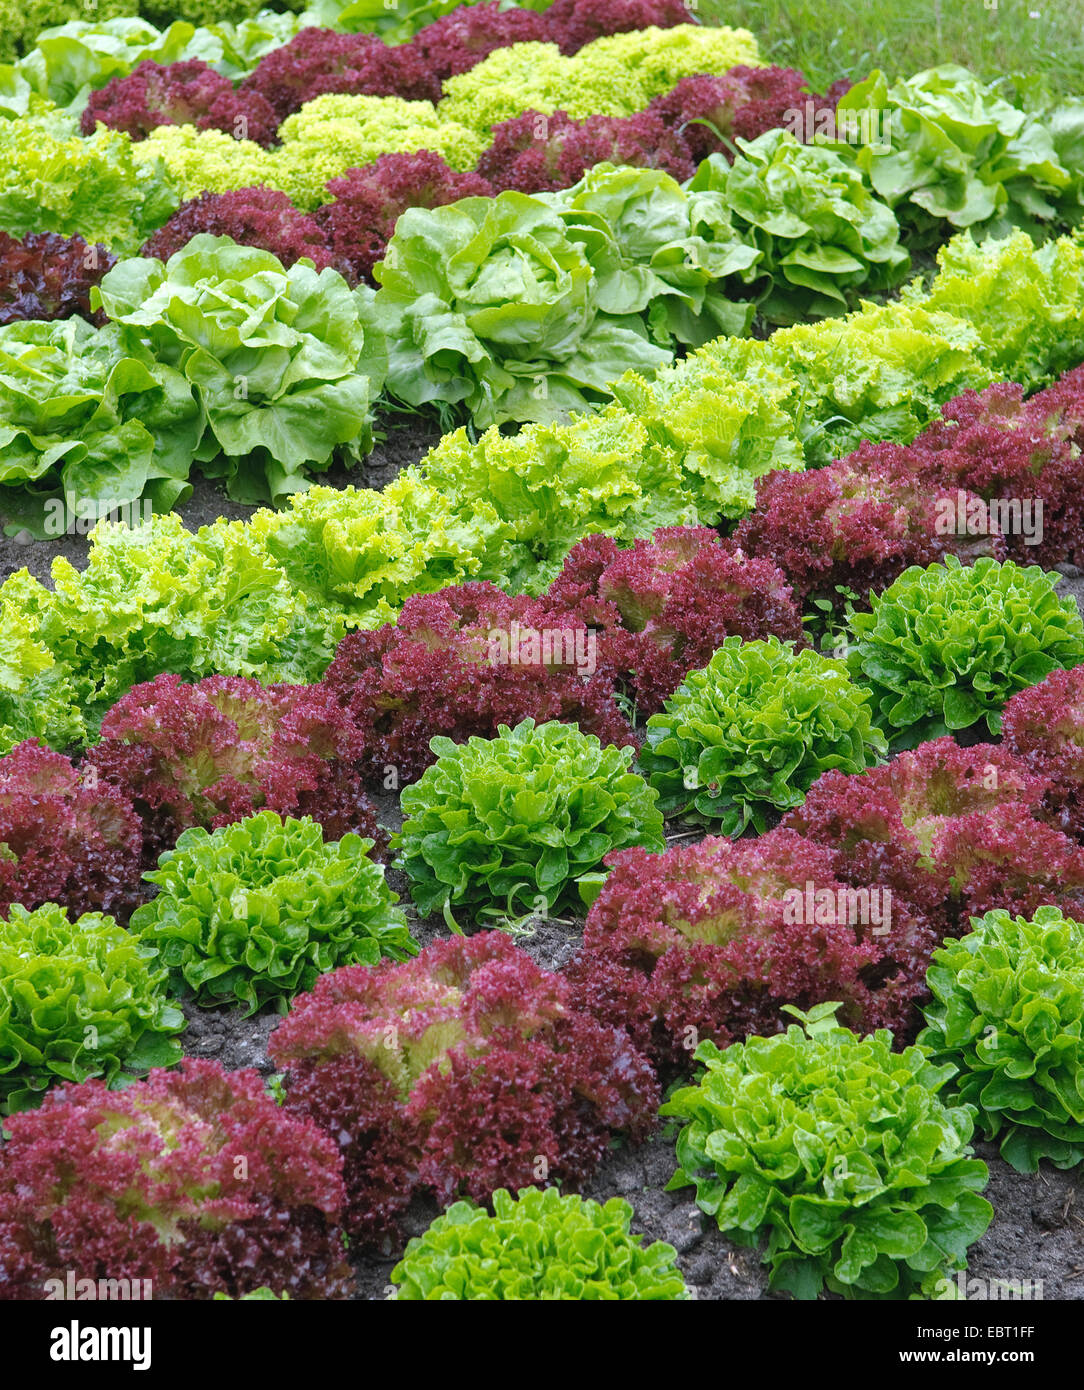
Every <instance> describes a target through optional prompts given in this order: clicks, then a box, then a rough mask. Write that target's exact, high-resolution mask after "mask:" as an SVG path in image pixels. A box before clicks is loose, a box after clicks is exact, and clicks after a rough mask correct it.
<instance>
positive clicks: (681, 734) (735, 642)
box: [640, 637, 885, 835]
mask: <svg viewBox="0 0 1084 1390" xmlns="http://www.w3.org/2000/svg"><path fill="white" fill-rule="evenodd" d="M884 751H885V741H884V736H883V735H882V734H881V731H880V730H879V729H878V728H877V727H876V726H875V725H874V724H873V722H872V717H871V710H870V696H869V694H868V692H867V691H865V690H863V689H862V687H861V686H859V685H857V684H854V683H852V681H851V680H850V679H849V678H848V676H847V668H846V665H845V663H844V662H842V661H836V660H834V659H832V658H831V657H825V656H821V655H820V654H819V653H818V652H814V651H811V650H809V649H806V650H804V651H799V650H796V649H795V645H794V643H793V642H780V641H779V639H778V638H777V637H768V638H766V639H765V640H763V641H755V642H743V641H742V639H741V638H740V637H728V638H726V639H725V640H724V642H723V644H722V646H721V647H720V648H719V649H718V651H717V652H716V653H715V655H714V656H713V657H712V658H711V660H710V661H709V662H708V664H707V665H706V666H705V667H702V668H701V669H700V670H697V671H690V672H689V674H688V675H687V676H686V677H685V681H684V683H683V684H682V685H681V686H679V688H678V689H677V690H676V691H675V693H674V694H673V695H672V696H671V697H670V699H668V700H667V701H666V703H665V705H664V706H663V710H662V712H661V713H660V714H653V715H652V716H651V718H650V719H649V720H648V721H647V741H646V743H645V746H644V748H643V750H642V752H641V754H640V767H641V768H642V769H643V772H644V774H645V775H646V776H647V778H648V780H649V781H650V783H651V785H652V787H654V788H655V789H656V790H657V791H658V793H659V806H660V809H661V810H662V812H663V814H664V815H678V814H683V815H691V816H693V817H694V818H696V819H699V820H702V821H706V822H708V823H710V824H718V825H719V826H720V828H721V830H722V832H723V834H725V835H738V834H740V833H741V832H742V831H744V830H745V828H746V827H747V826H749V825H752V826H755V828H756V829H757V830H763V829H764V828H765V825H766V824H767V819H768V817H769V816H770V815H771V813H772V812H773V811H785V810H788V809H789V808H790V807H791V806H796V805H798V804H799V803H800V801H801V800H802V797H803V796H804V795H805V793H806V792H807V791H808V790H809V788H810V786H812V784H813V783H814V782H815V781H816V779H817V777H818V776H819V775H820V774H821V773H822V772H825V771H827V770H828V769H830V768H837V769H840V770H841V771H844V772H858V771H860V770H861V769H862V768H864V767H868V766H869V765H870V764H871V763H873V762H876V761H877V760H878V758H879V757H880V756H881V755H882V754H883V753H884Z"/></svg>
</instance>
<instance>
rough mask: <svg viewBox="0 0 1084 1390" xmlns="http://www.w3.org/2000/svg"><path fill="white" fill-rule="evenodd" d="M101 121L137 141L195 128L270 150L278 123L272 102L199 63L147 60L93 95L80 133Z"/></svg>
mask: <svg viewBox="0 0 1084 1390" xmlns="http://www.w3.org/2000/svg"><path fill="white" fill-rule="evenodd" d="M99 122H100V123H101V124H102V125H105V126H108V127H109V129H111V130H123V131H124V132H125V133H126V134H128V135H130V136H131V137H132V139H133V140H140V139H143V138H144V137H146V136H147V135H149V134H150V132H151V131H152V130H155V129H157V127H158V126H162V125H190V126H195V127H196V129H197V130H224V131H226V132H227V133H228V134H230V135H237V136H240V137H242V138H244V139H246V140H254V141H255V142H256V143H257V144H258V145H269V144H271V143H272V141H273V140H274V138H275V131H276V129H277V128H278V124H279V118H277V117H276V113H275V111H274V110H273V108H272V106H271V104H270V103H269V102H267V101H265V100H264V99H263V98H262V97H261V96H259V95H258V94H256V93H254V92H253V93H249V92H245V91H244V90H242V91H241V92H235V91H234V87H233V83H232V82H231V81H230V80H229V78H227V77H223V76H221V74H220V73H217V72H215V70H214V69H213V68H212V67H210V66H209V65H208V64H207V63H205V62H203V61H202V60H201V59H199V58H191V59H188V60H186V61H184V62H179V63H167V64H161V63H156V62H154V61H152V60H151V59H144V61H143V62H141V63H138V64H137V65H136V66H135V67H134V68H133V69H132V71H131V72H130V73H129V74H128V75H127V76H125V77H114V78H112V79H111V80H110V81H109V82H107V83H106V85H105V86H104V87H102V88H101V89H100V90H98V91H96V92H91V94H90V99H89V101H88V102H87V105H86V107H85V108H84V110H83V116H82V120H81V122H80V129H81V130H82V132H83V134H84V135H93V133H94V130H95V128H96V126H97V125H98V123H99Z"/></svg>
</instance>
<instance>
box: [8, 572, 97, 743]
mask: <svg viewBox="0 0 1084 1390" xmlns="http://www.w3.org/2000/svg"><path fill="white" fill-rule="evenodd" d="M26 628H27V624H26V615H25V612H24V611H23V609H22V606H21V605H20V604H19V603H18V602H16V601H15V599H14V590H9V589H6V588H5V587H4V586H0V756H3V754H5V753H9V752H10V751H11V749H12V748H14V747H15V746H16V745H17V744H19V743H22V742H24V741H25V740H26V739H37V740H40V741H41V742H42V743H48V744H49V745H50V746H52V747H55V748H67V747H69V746H70V745H71V744H73V743H80V742H82V741H83V739H84V738H85V737H86V726H85V724H84V722H83V713H82V710H81V709H80V708H79V702H78V699H77V697H76V692H75V688H74V686H73V685H72V682H71V678H70V676H69V674H68V673H67V672H66V671H65V670H64V669H63V668H62V667H60V666H58V664H57V662H56V661H55V660H54V658H53V655H52V653H51V652H50V651H49V650H48V649H47V648H46V647H45V645H44V644H43V643H42V642H40V641H35V640H34V638H33V637H31V636H30V634H29V633H28V632H27V630H26Z"/></svg>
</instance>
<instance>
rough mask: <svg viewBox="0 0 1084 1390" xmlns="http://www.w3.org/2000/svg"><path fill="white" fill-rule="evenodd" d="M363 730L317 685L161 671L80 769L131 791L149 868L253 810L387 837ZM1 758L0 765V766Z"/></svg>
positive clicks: (125, 702) (134, 694) (113, 717)
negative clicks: (182, 843) (366, 774)
mask: <svg viewBox="0 0 1084 1390" xmlns="http://www.w3.org/2000/svg"><path fill="white" fill-rule="evenodd" d="M363 748H364V739H363V736H362V733H361V730H360V729H358V728H356V727H355V726H354V725H353V723H352V721H351V719H350V716H349V715H348V714H347V713H346V712H345V711H344V710H342V709H341V708H340V707H339V705H338V703H337V702H336V701H335V700H334V699H333V698H332V697H331V696H330V694H329V692H328V691H327V690H326V689H325V688H324V687H323V686H321V685H273V686H266V685H262V684H261V683H260V682H259V681H257V680H242V679H240V678H238V677H236V676H208V677H207V678H206V679H205V680H202V681H199V682H197V683H196V684H195V685H186V684H185V683H184V682H183V681H181V680H180V679H179V678H178V677H177V676H174V675H161V676H157V677H156V678H155V679H154V680H153V681H149V682H147V683H146V684H142V685H137V686H135V687H133V689H131V690H130V691H129V692H128V693H127V695H125V696H123V697H122V698H121V699H120V700H118V702H117V703H116V704H115V705H114V706H113V708H112V709H111V710H110V711H109V713H108V714H107V715H106V717H105V718H104V719H103V720H102V738H101V741H100V742H99V743H96V744H95V745H94V747H93V748H91V749H89V750H88V752H87V766H88V770H89V768H90V767H93V768H96V769H97V772H98V776H99V777H100V779H101V781H102V782H104V783H107V784H109V785H110V786H111V787H116V788H117V789H118V790H119V791H120V792H121V793H123V795H124V796H125V797H126V798H128V799H129V800H130V801H131V803H132V805H133V806H134V807H135V809H136V811H137V812H138V813H139V815H140V817H141V818H142V822H143V849H144V857H145V860H150V862H151V864H152V866H153V863H154V861H155V860H156V859H157V858H158V855H159V853H160V852H161V851H162V850H167V849H171V848H172V847H173V844H174V842H175V841H176V839H177V837H178V836H179V835H180V833H181V831H182V830H185V829H187V828H188V827H189V826H196V825H199V826H203V827H204V828H215V827H217V826H222V825H229V824H231V823H232V822H234V821H238V820H241V819H242V818H243V817H245V816H250V815H252V814H254V813H255V812H256V811H257V810H261V809H264V808H266V809H268V810H272V811H277V812H278V813H279V814H280V815H293V816H300V815H311V816H313V817H314V818H315V819H316V820H318V821H319V822H320V824H321V826H322V827H323V830H324V835H325V836H326V838H327V839H329V840H332V839H338V838H339V837H340V836H342V835H346V834H348V833H354V834H358V835H363V836H366V837H369V838H371V839H372V840H373V841H376V842H379V844H380V846H381V849H382V850H383V848H384V845H385V836H384V834H383V831H382V830H381V829H380V827H379V826H378V824H377V819H376V812H375V810H374V808H373V806H372V804H371V803H370V802H369V800H368V799H367V797H366V796H365V795H364V793H363V792H362V789H361V777H360V771H359V769H358V767H357V765H356V764H357V760H358V759H359V757H360V756H361V752H362V749H363ZM2 766H3V764H2V763H0V767H2Z"/></svg>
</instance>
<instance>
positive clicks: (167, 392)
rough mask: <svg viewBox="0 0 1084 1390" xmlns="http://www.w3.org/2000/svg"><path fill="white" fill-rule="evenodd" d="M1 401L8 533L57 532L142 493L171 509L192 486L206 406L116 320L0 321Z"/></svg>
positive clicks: (0, 454)
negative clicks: (98, 324) (102, 323)
mask: <svg viewBox="0 0 1084 1390" xmlns="http://www.w3.org/2000/svg"><path fill="white" fill-rule="evenodd" d="M0 409H2V411H3V422H2V423H0V485H2V486H0V514H2V515H3V517H4V520H5V521H6V522H7V523H8V532H9V534H11V532H12V531H13V530H23V529H25V530H27V531H29V532H30V533H31V534H32V535H36V536H38V537H42V536H47V535H53V536H55V535H57V534H61V533H63V532H64V531H66V530H67V529H68V526H69V519H70V518H71V517H75V518H76V519H77V520H78V521H79V522H81V523H85V522H87V521H89V520H96V519H97V518H98V517H100V516H102V515H105V514H108V513H109V512H112V511H116V510H118V509H119V508H121V507H124V506H127V505H130V504H131V503H134V502H136V501H138V500H139V499H140V498H143V499H146V500H147V501H149V502H150V503H151V504H152V505H153V506H154V507H155V508H156V509H158V510H168V509H169V508H170V507H171V506H172V505H173V504H174V503H175V502H177V501H183V500H185V499H186V498H187V497H188V495H189V494H190V493H191V488H190V486H189V485H188V483H187V478H188V472H189V469H190V467H191V463H192V459H193V456H194V455H195V452H196V448H197V446H198V444H199V439H200V436H201V434H202V433H203V424H204V416H203V411H202V409H201V407H200V405H199V403H198V401H197V400H196V399H195V398H194V396H193V393H192V388H191V386H190V385H189V383H188V382H187V381H186V380H185V378H184V376H183V375H182V374H181V373H180V372H179V371H177V370H176V369H175V368H174V367H171V366H168V365H166V364H165V363H163V362H156V361H155V360H154V359H153V358H152V357H151V356H150V355H149V354H148V353H147V352H146V351H145V350H144V349H143V347H142V345H141V344H139V343H138V342H136V341H134V340H133V339H131V338H128V337H127V336H126V335H124V334H121V333H118V331H117V329H116V328H115V327H111V326H108V325H107V326H106V327H105V328H102V329H95V328H92V327H91V326H90V324H88V323H87V322H86V321H85V320H84V319H82V318H70V319H67V320H63V321H55V322H51V323H43V322H35V321H25V322H21V323H13V324H8V325H6V326H5V327H2V328H0ZM84 529H85V524H84Z"/></svg>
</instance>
